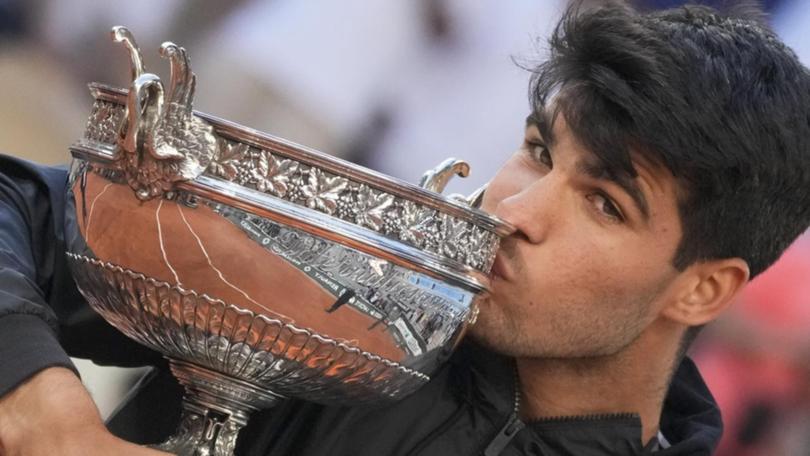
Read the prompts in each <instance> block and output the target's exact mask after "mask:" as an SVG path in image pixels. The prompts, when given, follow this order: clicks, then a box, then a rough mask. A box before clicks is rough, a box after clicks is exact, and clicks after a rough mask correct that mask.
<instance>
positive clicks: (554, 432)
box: [453, 343, 723, 456]
mask: <svg viewBox="0 0 810 456" xmlns="http://www.w3.org/2000/svg"><path fill="white" fill-rule="evenodd" d="M458 355H459V356H456V357H454V360H453V363H454V364H455V365H457V366H459V367H460V366H461V365H463V366H464V368H465V369H464V370H466V371H468V372H470V373H471V377H472V378H471V380H472V382H473V385H474V387H473V391H474V395H475V396H476V397H475V399H476V402H478V404H479V405H480V406H481V407H485V408H487V409H489V410H490V411H492V412H495V413H497V415H498V416H502V417H504V418H503V419H504V420H505V419H506V417H508V416H510V415H512V414H513V412H514V408H515V406H514V400H515V394H516V388H515V375H516V374H515V371H514V362H513V360H511V359H509V358H506V357H503V356H499V355H496V354H494V353H492V352H490V351H488V350H486V349H484V348H482V347H480V346H478V345H475V344H473V343H465V344H463V345H462V347H460V349H459V353H458ZM526 424H527V425H526V427H525V429H524V430H523V431H521V432H520V433H518V434H517V435H516V436H515V438H514V441H513V442H512V444H511V445H510V448H514V449H520V450H521V451H523V452H524V453H523V454H585V455H587V454H646V453H647V452H649V451H651V449H652V448H653V445H650V444H648V445H646V446H643V445H642V443H641V420H640V418H639V417H638V415H636V414H633V413H625V414H615V415H601V416H578V417H560V418H554V419H544V420H537V421H532V422H529V423H526ZM660 427H661V432H662V433H663V435H664V436H665V437H666V439H667V441H668V442H669V443H670V444H671V446H670V447H669V448H667V449H662V450H660V451H658V452H655V453H654V454H655V455H657V456H658V455H660V456H676V455H703V454H706V455H708V454H711V452H712V451H713V450H714V448H715V447H716V446H717V443H718V442H719V440H720V435H721V434H722V428H723V425H722V420H721V417H720V410H719V409H718V407H717V404H716V402H715V401H714V398H713V397H712V395H711V393H710V392H709V390H708V388H707V386H706V384H705V383H704V382H703V379H702V378H701V376H700V373H699V372H698V369H697V366H695V364H694V362H692V360H691V359H689V358H684V360H683V361H682V362H681V364H680V365H679V366H678V369H677V371H676V372H675V375H674V376H673V380H672V383H671V384H670V387H669V390H668V393H667V396H666V398H665V400H664V406H663V410H662V415H661V421H660ZM572 445H573V446H572ZM600 449H602V450H604V452H599V451H598V450H600ZM541 450H542V451H541ZM594 450H596V452H595V453H594ZM588 451H590V452H588ZM504 454H508V453H506V452H505V453H504Z"/></svg>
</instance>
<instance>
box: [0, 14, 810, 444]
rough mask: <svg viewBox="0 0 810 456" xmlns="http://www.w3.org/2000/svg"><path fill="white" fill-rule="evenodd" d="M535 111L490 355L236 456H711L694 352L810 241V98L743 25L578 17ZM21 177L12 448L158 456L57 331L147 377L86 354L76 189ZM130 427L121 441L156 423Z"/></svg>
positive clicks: (484, 326)
mask: <svg viewBox="0 0 810 456" xmlns="http://www.w3.org/2000/svg"><path fill="white" fill-rule="evenodd" d="M530 95H531V102H532V108H533V109H532V114H531V115H530V116H529V118H528V120H527V126H526V134H525V139H524V142H523V144H522V146H521V147H520V148H519V150H518V151H517V152H516V153H515V154H514V156H512V158H511V159H509V161H508V162H507V163H506V165H505V166H504V167H503V169H501V170H500V171H499V172H498V174H497V175H496V176H495V177H494V178H493V180H492V181H491V183H490V186H489V189H488V191H487V193H486V195H485V199H484V203H483V207H484V209H486V210H488V211H492V212H494V213H495V214H497V215H498V216H500V217H502V218H503V219H505V220H508V221H510V222H511V223H513V224H514V225H515V226H516V227H517V228H518V231H517V232H516V233H515V234H514V235H513V236H511V237H510V238H508V239H506V240H505V241H504V242H503V247H502V249H501V251H500V252H499V254H498V257H497V259H496V262H495V267H494V271H493V284H492V294H491V296H490V297H489V298H488V299H487V300H486V301H484V302H483V303H482V306H481V307H482V308H481V316H480V318H479V322H478V323H477V324H476V325H475V326H474V327H473V328H472V332H473V338H474V341H475V342H470V343H467V344H464V345H463V346H462V347H461V348H460V349H459V351H458V352H457V353H456V354H455V355H454V356H453V358H452V359H451V360H450V362H449V363H448V365H447V366H446V367H445V368H444V369H442V370H441V371H440V372H439V373H438V374H437V375H435V376H434V378H433V379H432V381H431V382H430V383H429V384H428V385H427V386H425V387H424V388H423V389H421V390H420V391H419V392H417V393H415V394H414V395H413V396H411V397H409V398H407V399H405V400H402V401H400V402H398V403H395V404H392V405H388V406H386V407H383V408H365V407H355V408H346V407H326V406H320V405H316V404H308V403H303V402H300V401H288V402H287V403H285V404H283V405H281V406H280V407H278V408H276V409H273V410H269V411H265V412H262V413H259V414H257V415H256V416H254V417H253V419H252V420H251V422H250V424H249V425H248V427H247V428H246V429H245V430H244V431H243V433H242V434H241V436H240V440H239V442H238V444H237V454H243V455H265V454H272V455H277V454H301V455H316V454H330V455H331V454H353V455H372V454H374V455H379V454H386V455H388V454H396V455H420V454H421V455H447V454H471V455H472V454H486V455H495V454H503V455H515V454H534V455H541V454H542V455H559V454H575V455H590V454H649V453H653V452H657V453H658V454H661V455H700V454H710V453H711V451H712V449H713V448H714V446H715V445H716V442H717V440H718V438H719V435H720V432H721V423H720V417H719V412H718V411H717V409H716V407H715V405H714V402H713V400H712V398H711V395H710V394H709V392H708V391H707V390H706V388H705V386H704V385H703V383H702V381H701V379H700V376H699V374H698V373H697V370H696V368H695V367H694V365H693V364H692V363H691V362H690V361H689V360H688V359H686V358H684V357H683V352H684V350H685V348H686V347H687V346H688V344H689V342H690V341H691V339H692V338H693V337H694V335H695V333H696V331H697V330H698V329H699V328H700V327H702V326H703V325H705V324H706V323H709V322H710V321H712V320H714V319H715V318H716V317H717V316H718V315H720V314H721V313H722V312H723V311H724V310H725V309H726V308H727V307H728V305H729V303H730V302H731V301H732V299H733V297H734V296H735V294H736V293H737V292H738V291H739V290H740V289H741V288H742V287H743V286H744V284H745V283H746V282H747V281H748V280H749V278H750V277H754V276H756V275H757V274H759V273H760V272H761V271H763V270H764V269H766V268H767V267H768V266H769V265H770V264H771V263H773V262H774V261H775V260H776V259H777V258H778V257H779V255H780V254H781V252H782V251H783V250H784V249H785V248H786V247H787V246H788V245H789V244H790V243H791V242H792V241H793V240H794V239H795V238H796V237H797V236H798V235H799V234H800V233H801V232H803V231H804V230H805V229H806V228H807V226H808V223H810V192H807V189H808V188H809V187H810V153H809V152H808V148H807V145H808V138H810V115H809V114H810V111H809V110H808V106H810V75H808V72H807V70H806V69H805V68H804V67H802V66H801V65H800V64H799V62H798V61H797V59H796V57H795V56H794V54H793V53H792V52H791V51H790V50H789V49H787V48H786V47H785V46H784V45H783V44H782V43H781V42H779V40H778V39H777V38H776V37H775V36H774V35H773V34H772V33H771V32H769V31H768V30H767V29H766V28H765V26H763V25H761V24H759V23H758V22H756V21H755V20H752V19H746V18H744V16H740V17H736V16H735V17H727V16H723V15H720V14H718V13H716V12H714V11H713V10H710V9H706V8H700V7H689V8H682V9H677V10H671V11H666V12H662V13H656V14H648V15H643V14H637V13H635V12H633V11H631V10H629V9H628V8H626V7H623V6H616V5H612V6H605V7H602V8H598V9H595V10H589V11H586V12H581V13H580V12H579V11H578V9H577V8H576V7H574V8H572V9H570V10H569V11H568V12H567V13H566V15H565V16H564V17H563V19H562V21H561V22H560V25H559V27H558V28H557V30H556V33H555V34H554V35H553V37H552V39H551V55H550V58H549V60H548V61H547V62H545V63H543V64H541V65H539V67H537V68H536V69H535V70H534V74H533V78H532V84H531V90H530ZM3 167H4V168H3V169H4V170H7V171H6V174H7V175H8V177H5V178H4V180H3V181H2V183H3V184H2V187H0V188H3V189H4V192H5V194H4V196H3V199H2V201H3V211H0V217H2V218H0V223H1V224H2V227H3V230H4V233H9V234H7V235H6V234H4V239H3V242H4V243H5V244H6V245H5V246H4V249H5V250H4V255H5V256H4V259H3V262H4V265H5V266H4V267H5V269H2V272H3V274H4V276H3V280H9V282H3V287H4V292H3V293H4V294H3V301H2V306H3V307H2V308H3V312H4V313H5V314H7V315H8V316H6V317H3V318H0V338H2V344H0V347H3V348H2V349H0V361H2V364H1V365H2V366H4V370H3V373H2V375H1V376H0V386H2V391H4V392H6V394H5V396H4V397H3V399H2V401H0V442H2V445H3V449H4V450H5V452H6V453H7V454H26V455H31V454H150V451H149V450H144V449H139V448H137V447H134V446H127V444H125V443H123V442H122V441H120V440H117V439H115V438H114V437H112V436H111V435H109V434H108V433H106V431H105V429H104V427H103V426H102V423H101V421H100V420H99V419H98V416H97V413H95V412H94V410H93V407H92V403H91V402H90V401H89V399H88V398H87V394H86V393H85V392H84V391H83V390H82V388H81V385H80V383H79V382H78V380H77V379H76V377H75V376H74V375H73V374H72V373H71V372H70V371H69V370H68V369H65V368H64V367H65V366H69V365H68V361H67V360H66V359H65V358H64V355H63V354H61V352H60V351H59V348H58V346H56V345H55V342H54V340H55V339H54V337H53V335H52V333H51V332H49V331H48V330H47V326H46V325H45V324H44V323H43V319H45V318H46V317H42V316H43V315H53V314H52V313H49V312H50V311H49V310H47V307H46V306H47V305H50V306H51V307H53V309H54V310H53V312H55V313H56V314H57V315H58V316H59V317H60V322H61V324H62V325H63V327H64V328H66V331H65V336H64V338H63V340H62V342H63V344H64V345H66V346H67V347H68V348H71V349H74V347H79V348H80V349H81V350H82V351H83V352H84V354H87V355H91V356H95V357H101V358H104V359H106V360H112V361H121V360H124V359H129V360H131V361H133V362H135V361H138V360H148V358H149V355H148V354H144V353H143V352H140V353H133V352H131V351H130V348H128V347H132V345H128V344H126V343H125V342H123V341H121V340H118V339H116V337H117V336H115V335H113V334H109V333H104V332H103V331H102V329H99V328H95V329H94V332H93V333H92V334H91V333H90V332H89V331H87V332H86V333H85V334H84V337H86V338H91V337H92V338H93V339H92V340H93V343H87V342H84V340H83V339H81V338H77V337H76V336H75V331H76V330H77V328H81V327H82V322H90V321H96V320H92V319H89V318H88V317H87V316H86V314H82V312H84V310H83V309H84V307H79V308H77V306H78V305H77V304H76V303H75V302H72V303H64V302H63V301H64V300H65V299H67V298H70V299H74V298H75V294H74V295H70V294H69V293H75V292H72V291H71V290H72V288H70V284H65V283H60V282H62V281H64V280H66V278H65V276H64V274H65V272H64V270H62V269H60V268H62V267H63V266H64V260H63V259H60V255H57V254H56V252H60V250H59V249H58V247H59V242H60V239H61V237H60V236H61V234H59V233H58V230H56V231H57V234H53V231H54V228H53V226H60V225H59V221H60V218H61V217H62V215H61V214H60V213H59V208H60V207H61V206H60V204H61V203H60V202H59V201H58V199H57V198H58V196H59V194H60V192H62V191H63V190H64V183H63V182H62V183H60V179H63V178H64V175H62V174H59V173H58V172H56V171H52V170H37V169H35V168H32V167H31V166H30V165H25V164H20V163H19V162H16V161H10V160H8V159H6V161H5V162H4V163H3ZM60 185H61V187H60ZM49 192H52V193H49ZM49 195H50V196H49ZM48 198H52V199H51V200H49V199H48ZM51 207H52V208H53V209H50V208H51ZM51 210H52V211H53V212H48V211H51ZM10 238H13V239H14V240H15V241H14V242H16V244H14V245H12V244H10V242H11V241H8V240H7V239H10ZM43 242H47V245H45V244H43ZM20 245H22V248H21V247H20ZM53 245H55V246H56V247H53ZM54 265H55V266H54ZM34 266H36V269H35V268H34ZM6 283H11V285H6ZM56 285H60V287H58V288H56V287H55V286H56ZM36 287H40V289H39V290H40V291H37V290H38V289H37V288H36ZM32 290H34V291H32ZM46 303H47V304H46ZM37 316H39V317H37ZM88 324H89V323H88ZM97 332H102V333H101V334H97ZM83 342H84V343H83ZM101 342H104V343H101ZM102 349H103V353H102ZM20 353H21V355H20ZM13 356H23V358H21V360H20V361H18V363H19V364H20V369H17V370H16V371H15V369H14V366H13V364H11V361H10V360H11V359H13ZM59 366H62V367H59ZM20 371H23V372H20ZM164 378H165V376H164ZM161 385H162V384H161V383H160V379H158V380H156V381H155V382H153V383H152V384H151V387H150V386H147V387H146V388H145V389H144V390H143V391H142V394H141V396H140V398H141V400H142V401H145V402H147V404H146V409H147V410H152V411H155V410H159V408H160V407H159V406H160V405H161V404H166V403H167V398H168V397H169V396H172V395H175V392H174V390H172V391H169V390H167V389H165V388H164V387H162V386H161ZM155 397H157V398H161V399H160V400H159V401H158V400H154V399H153V398H155ZM131 404H132V405H131V407H130V409H129V410H128V411H127V410H125V411H124V413H122V414H119V418H120V417H122V416H123V417H126V416H129V417H133V416H135V417H137V416H138V414H139V413H142V411H143V410H144V409H139V408H138V407H137V404H138V399H137V398H136V400H135V401H133V402H131ZM159 418H160V415H157V416H152V417H151V418H149V421H148V422H147V425H148V427H149V428H156V427H160V426H159V421H160V420H159ZM141 421H143V420H141ZM118 423H120V421H118V422H114V423H112V427H113V428H114V429H120V428H119V424H118ZM128 424H129V426H130V427H129V428H128V429H129V430H125V431H122V433H124V434H125V435H127V436H128V437H130V438H137V435H136V431H133V430H132V429H133V427H137V426H136V424H137V421H134V420H133V421H132V422H130V423H128ZM93 451H95V452H96V453H93Z"/></svg>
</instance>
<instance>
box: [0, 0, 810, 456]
mask: <svg viewBox="0 0 810 456" xmlns="http://www.w3.org/2000/svg"><path fill="white" fill-rule="evenodd" d="M592 1H594V2H595V1H598V0H592ZM565 3H566V1H565V0H544V1H537V0H509V1H506V2H504V1H497V0H481V1H468V0H386V1H384V2H380V1H374V0H323V1H319V2H302V1H293V0H266V1H259V0H231V1H229V2H214V1H210V2H201V1H190V0H139V1H137V2H135V1H123V0H109V1H106V2H98V1H93V0H58V1H57V0H36V1H32V0H28V1H25V0H0V93H2V103H0V150H2V151H3V152H4V153H10V154H13V155H17V156H22V157H26V158H30V159H32V160H36V161H39V162H45V163H64V162H67V161H68V160H69V156H68V152H67V146H68V145H69V144H70V143H71V142H73V141H74V140H75V139H78V137H79V136H80V135H81V132H82V131H83V128H84V122H85V119H86V115H87V113H88V112H89V107H90V97H89V94H88V92H87V90H86V88H85V85H86V83H87V82H89V81H100V82H106V83H109V84H112V85H117V86H125V85H126V84H127V82H128V81H127V78H128V76H129V68H128V61H127V55H126V53H125V52H124V50H123V49H122V48H119V47H118V46H115V45H113V43H112V42H111V41H110V40H109V38H108V35H107V32H108V31H109V29H110V27H111V26H112V25H126V26H127V27H129V28H130V29H131V30H132V32H133V33H134V35H135V37H136V39H137V40H138V42H139V44H140V46H141V49H142V51H143V53H144V57H145V61H146V65H147V68H148V70H149V71H152V72H156V73H158V74H163V75H165V74H166V73H167V70H168V65H167V63H166V62H164V61H161V60H160V58H159V57H158V54H157V49H158V47H159V45H160V43H161V42H163V41H165V40H171V41H174V42H176V43H178V44H180V45H182V46H184V47H186V49H187V50H188V51H189V54H190V56H191V58H192V67H193V69H194V70H195V72H196V73H197V75H198V84H197V96H196V98H195V100H196V101H195V107H196V108H197V109H199V110H201V111H205V112H208V113H211V114H214V115H217V116H219V117H224V118H227V119H229V120H232V121H236V122H238V123H241V124H244V125H247V126H250V127H253V128H256V129H259V130H262V131H266V132H269V133H272V134H275V135H278V136H281V137H284V138H287V139H289V140H292V141H295V142H298V143H302V144H305V145H307V146H311V147H314V148H316V149H320V150H323V151H325V152H328V153H332V154H335V155H338V156H342V157H344V158H347V159H349V160H352V161H355V162H358V163H361V164H364V165H366V166H369V167H372V168H374V169H377V170H380V171H382V172H385V173H387V174H390V175H394V176H397V177H400V178H403V179H405V180H409V181H412V182H415V181H417V180H418V178H419V176H420V175H421V174H422V172H423V171H425V170H427V169H429V168H432V167H433V166H435V165H436V164H438V163H439V162H441V161H442V160H443V159H445V158H447V157H450V156H454V157H458V158H463V159H465V160H467V161H469V162H470V164H471V166H472V170H473V173H472V175H471V176H470V177H469V178H468V179H465V180H457V181H455V182H453V183H451V185H450V186H449V187H448V190H449V191H452V192H465V193H467V192H470V191H472V190H473V189H475V188H477V187H478V186H480V185H481V184H483V183H484V182H485V181H486V179H487V177H488V176H490V175H492V173H493V172H494V171H495V170H496V169H497V167H498V166H499V165H500V164H501V163H502V162H503V161H504V160H505V159H506V158H507V157H508V156H509V154H510V153H511V151H513V150H514V149H515V148H516V147H517V146H518V144H519V142H520V140H521V139H522V129H523V123H524V119H525V116H526V115H527V114H528V112H527V109H528V103H527V97H526V94H527V90H526V88H527V81H528V77H529V72H528V71H527V70H526V68H530V67H531V66H532V65H534V64H535V63H536V62H538V61H541V60H542V58H543V53H544V41H543V40H544V38H545V37H546V36H547V35H548V34H549V32H550V29H551V27H552V26H553V24H554V23H555V21H556V19H557V17H558V16H559V13H560V11H561V10H562V8H564V7H565ZM635 3H637V4H640V5H641V6H642V7H645V8H664V7H671V6H677V5H679V4H682V3H684V2H682V1H676V0H646V1H636V2H635ZM695 3H706V4H711V5H714V6H717V5H719V6H723V5H728V4H731V3H734V2H733V1H729V0H718V1H703V2H700V1H696V2H695ZM760 3H761V4H762V6H763V7H764V8H765V9H766V11H767V12H768V13H769V21H770V22H771V25H772V26H773V27H774V29H775V30H776V31H777V32H778V33H779V34H780V36H781V37H782V38H783V39H784V40H785V42H786V43H787V44H788V45H790V46H791V47H792V48H793V49H794V50H795V51H796V52H797V54H798V55H799V57H800V58H801V59H802V60H803V61H804V62H805V64H808V63H810V43H808V42H807V41H806V40H804V41H803V40H802V38H803V34H804V33H805V30H806V29H807V27H808V26H810V8H807V7H806V6H807V2H805V1H802V0H781V1H776V0H773V1H764V2H760ZM808 282H810V240H808V239H807V236H805V238H803V239H800V241H799V242H797V244H796V245H794V246H793V247H792V248H791V249H790V250H789V251H788V252H787V253H786V254H785V255H784V257H783V258H782V259H781V260H780V262H779V263H778V264H777V265H776V266H774V267H773V268H772V269H771V270H770V271H768V272H766V273H764V274H763V275H761V276H760V277H759V278H757V279H756V280H755V281H754V282H753V283H752V284H751V285H750V286H749V287H748V288H747V290H746V291H745V292H744V293H743V295H742V296H741V298H740V302H739V303H737V305H736V306H735V308H734V310H733V311H732V312H731V313H730V314H729V315H728V316H727V317H726V318H724V319H722V320H721V321H718V322H717V323H716V324H714V325H711V326H710V327H708V328H707V329H706V330H705V331H704V333H703V334H702V336H701V337H700V338H699V339H698V341H697V343H696V344H695V346H694V347H693V349H692V356H693V357H694V358H695V359H696V360H697V362H698V364H699V365H700V366H701V369H702V371H703V373H704V375H705V377H706V379H707V382H708V383H709V385H710V387H711V389H712V391H713V392H714V394H715V395H716V397H717V399H718V402H719V403H720V405H721V408H722V410H723V413H724V417H725V421H726V431H725V436H724V440H723V442H722V444H721V448H720V450H719V453H718V454H719V455H720V456H730V455H735V456H740V455H741V456H745V455H808V454H810V331H807V328H810V283H808ZM104 376H105V377H106V376H109V375H108V374H105V375H104ZM92 377H93V376H92V374H91V375H89V376H88V377H86V379H88V380H87V381H88V382H92V381H94V380H92ZM105 391H108V390H106V389H104V388H102V387H98V389H97V390H94V394H95V395H96V397H97V399H98V400H99V401H100V403H101V407H102V410H103V411H105V412H109V409H110V408H111V407H112V405H106V402H110V403H115V402H116V398H118V397H119V396H120V391H119V390H112V392H105Z"/></svg>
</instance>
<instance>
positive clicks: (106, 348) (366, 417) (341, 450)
mask: <svg viewBox="0 0 810 456" xmlns="http://www.w3.org/2000/svg"><path fill="white" fill-rule="evenodd" d="M65 186H66V172H65V170H62V169H56V168H48V167H40V166H36V165H33V164H30V163H27V162H23V161H20V160H16V159H12V158H9V157H2V156H0V233H2V234H1V237H0V394H4V393H5V392H7V391H9V390H11V389H12V388H14V387H15V386H16V385H18V384H19V383H20V382H22V381H24V380H25V379H26V378H28V377H30V376H31V375H33V374H34V373H35V372H37V371H38V370H41V369H43V368H46V367H50V366H66V367H72V364H71V363H70V360H69V358H68V357H67V354H68V353H70V354H71V355H73V356H80V357H88V358H91V359H94V360H97V361H99V362H102V363H114V364H120V365H135V364H143V363H151V364H158V365H161V366H162V367H161V368H159V369H158V370H156V374H154V375H152V376H151V378H150V379H149V380H148V381H146V382H145V383H144V384H143V385H142V387H141V388H139V389H138V391H137V394H135V395H133V397H131V398H130V400H129V401H128V402H127V405H126V406H124V407H123V408H122V409H121V410H119V412H118V413H117V414H116V415H115V417H114V418H113V419H112V420H111V422H110V428H111V430H112V431H113V432H115V433H117V434H119V435H121V436H123V437H125V438H128V439H130V440H133V441H138V442H149V441H152V442H154V441H157V440H159V439H160V438H162V437H165V436H166V435H168V433H170V432H171V431H172V426H173V425H174V424H175V423H176V421H177V417H178V414H179V398H180V395H181V390H180V388H179V387H178V386H177V384H176V383H175V382H174V381H173V380H172V379H171V378H170V376H168V374H166V369H165V363H163V362H162V361H161V358H160V356H159V355H158V354H156V353H154V352H151V351H149V350H147V349H145V348H143V347H141V346H139V345H138V344H135V343H134V342H131V341H130V340H128V339H127V338H125V337H124V336H122V335H121V334H120V333H118V332H117V331H115V330H114V329H112V328H111V327H110V326H109V325H108V324H106V323H105V322H104V321H103V320H102V319H101V318H99V317H98V316H97V315H96V314H95V313H94V312H92V310H90V309H89V307H88V306H87V304H86V303H85V301H84V300H83V299H82V298H81V296H80V295H79V294H78V293H77V291H76V288H75V285H74V284H73V281H72V279H71V277H70V274H69V271H68V269H67V266H66V263H65V258H64V234H63V231H62V226H64V217H65V193H66V192H65ZM515 380H516V379H515V373H514V367H513V363H512V361H511V360H509V359H508V358H504V357H502V356H499V355H495V354H493V353H490V352H487V351H486V350H484V349H482V348H481V347H478V346H476V345H473V344H469V343H468V344H464V345H462V347H461V348H460V349H459V350H458V352H457V353H456V354H455V355H454V356H453V357H452V358H451V360H450V362H449V363H448V364H447V365H446V366H445V367H444V368H443V369H442V370H441V371H440V372H438V373H437V374H436V375H435V376H434V377H433V379H432V380H431V382H430V383H429V384H428V385H427V386H425V387H424V388H422V389H421V390H419V391H418V392H416V393H415V394H414V395H412V396H410V397H408V398H406V399H404V400H402V401H399V402H397V403H393V404H387V405H385V406H381V407H374V408H371V407H354V408H350V407H335V406H322V405H317V404H312V403H305V402H302V401H297V400H289V401H287V402H285V403H282V404H281V405H279V406H278V407H276V408H275V409H272V410H267V411H264V412H260V413H258V414H256V415H254V416H253V417H252V418H251V420H250V423H249V424H248V426H247V428H246V429H244V430H243V431H242V433H241V434H240V438H239V441H238V443H237V454H239V455H244V456H264V455H357V456H363V455H375V456H376V455H480V454H502V455H505V456H506V455H578V456H587V455H602V454H616V455H633V454H645V453H647V452H649V451H650V448H651V445H646V448H645V445H642V442H641V423H640V420H639V418H638V416H636V415H633V414H623V415H614V416H594V417H576V418H560V419H555V420H543V421H536V422H530V423H526V424H525V425H524V424H523V423H521V422H519V421H517V420H516V418H515V414H514V413H515V398H516V393H515V385H516V381H515ZM721 428H722V425H721V421H720V415H719V411H718V410H717V406H716V404H715V403H714V401H713V399H712V397H711V395H710V394H709V392H708V390H707V389H706V387H705V385H704V384H703V381H702V380H701V378H700V375H699V374H698V372H697V369H696V368H695V366H694V365H693V364H692V362H691V361H689V360H685V361H684V362H683V363H682V364H681V366H680V367H679V369H678V371H677V373H676V375H675V377H674V381H673V383H672V386H671V388H670V391H669V394H668V396H667V399H666V402H665V404H664V412H663V416H662V419H661V429H662V432H663V434H664V436H666V438H667V440H668V441H669V442H670V443H672V447H671V448H669V449H666V450H661V451H660V452H657V453H655V454H658V455H661V456H670V455H708V454H711V451H712V449H713V448H714V446H715V445H716V443H717V441H718V439H719V437H720V433H721ZM486 451H489V453H485V452H486Z"/></svg>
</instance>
